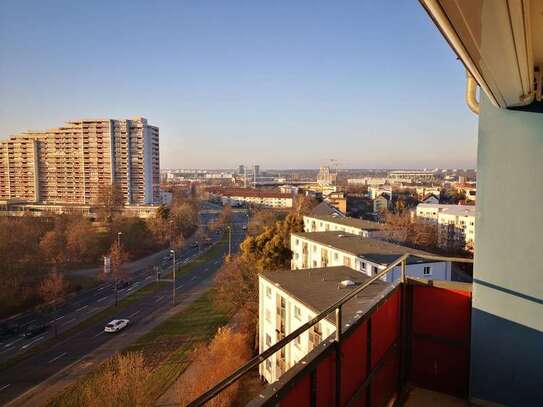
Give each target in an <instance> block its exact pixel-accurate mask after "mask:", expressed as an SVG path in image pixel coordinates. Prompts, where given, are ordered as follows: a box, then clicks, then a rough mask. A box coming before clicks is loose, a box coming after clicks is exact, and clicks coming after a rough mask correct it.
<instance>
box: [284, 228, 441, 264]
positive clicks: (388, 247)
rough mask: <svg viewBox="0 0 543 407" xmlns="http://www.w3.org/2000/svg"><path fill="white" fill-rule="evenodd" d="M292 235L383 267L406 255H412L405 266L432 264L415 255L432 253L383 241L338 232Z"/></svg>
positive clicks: (430, 254) (429, 254)
mask: <svg viewBox="0 0 543 407" xmlns="http://www.w3.org/2000/svg"><path fill="white" fill-rule="evenodd" d="M292 235H293V236H299V237H301V238H304V239H308V240H311V241H313V242H315V243H319V244H321V245H324V246H328V247H330V248H334V249H337V250H342V251H344V252H347V253H350V254H353V255H355V256H357V257H361V258H364V259H366V260H368V261H371V262H372V263H377V264H381V265H383V266H386V265H388V264H390V263H392V262H393V261H394V260H396V259H397V258H398V257H399V256H401V255H403V254H406V253H409V254H413V255H414V256H410V257H409V258H408V259H407V264H416V263H428V262H433V261H429V260H425V259H423V258H420V257H416V255H417V254H420V255H426V256H435V255H434V254H432V253H428V252H425V251H422V250H417V249H412V248H410V247H405V246H400V245H398V244H394V243H389V242H385V241H383V240H377V239H370V238H368V237H361V236H357V235H353V234H351V233H345V232H340V231H327V232H300V233H292Z"/></svg>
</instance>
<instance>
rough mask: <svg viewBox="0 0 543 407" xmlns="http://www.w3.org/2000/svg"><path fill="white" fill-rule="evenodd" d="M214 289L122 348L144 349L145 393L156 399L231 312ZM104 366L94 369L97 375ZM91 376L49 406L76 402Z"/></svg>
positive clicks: (126, 350)
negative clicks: (219, 308)
mask: <svg viewBox="0 0 543 407" xmlns="http://www.w3.org/2000/svg"><path fill="white" fill-rule="evenodd" d="M212 301H213V290H212V289H211V290H209V291H207V292H206V293H204V294H203V295H202V296H201V297H199V298H198V299H197V300H196V301H195V302H193V303H192V304H191V305H189V306H188V307H187V308H185V309H184V310H183V311H181V312H179V313H178V314H176V315H173V316H172V317H170V318H168V319H167V320H165V321H163V322H162V323H161V324H159V325H158V326H156V327H155V328H154V329H152V330H151V331H149V332H148V333H147V334H145V335H143V336H142V337H140V338H139V339H138V340H137V341H136V342H134V343H133V344H132V345H130V346H129V347H128V348H126V349H125V350H124V351H123V352H142V353H143V356H144V358H145V360H146V363H147V365H148V366H149V367H150V368H151V369H152V373H151V375H150V377H149V378H148V380H147V384H146V389H145V391H146V393H147V394H148V395H149V397H150V398H151V399H152V400H155V399H157V398H158V397H159V396H160V395H161V394H162V393H163V392H164V391H165V390H166V389H167V388H168V387H169V386H170V385H171V384H173V382H174V381H175V379H176V378H177V377H178V376H179V375H180V374H181V373H182V372H183V371H184V370H185V369H186V367H187V366H188V364H189V362H190V361H189V355H190V351H191V350H192V349H193V348H194V346H195V345H197V344H199V343H206V342H207V341H209V339H211V337H212V336H213V335H214V334H215V332H216V330H217V328H218V327H219V326H222V325H224V324H225V323H226V322H227V321H228V319H229V316H228V315H225V314H222V313H218V312H216V311H215V310H214V309H213V305H212ZM100 373H101V369H98V370H97V371H96V372H94V373H92V374H93V375H97V374H100ZM87 380H89V376H87V377H84V378H82V379H81V380H79V381H78V382H76V383H75V384H74V385H72V386H70V387H69V388H68V389H67V390H66V391H65V392H64V393H62V394H60V395H59V396H58V397H57V398H55V399H54V400H53V401H52V402H51V403H49V406H51V407H53V406H54V407H61V406H73V405H77V403H78V400H80V394H81V391H82V389H83V388H84V385H85V383H86V381H87Z"/></svg>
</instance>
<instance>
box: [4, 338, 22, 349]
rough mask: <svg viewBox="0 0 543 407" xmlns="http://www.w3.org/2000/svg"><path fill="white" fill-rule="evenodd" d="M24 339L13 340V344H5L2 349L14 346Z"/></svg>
mask: <svg viewBox="0 0 543 407" xmlns="http://www.w3.org/2000/svg"><path fill="white" fill-rule="evenodd" d="M23 339H24V338H19V339H15V340H14V341H13V342H10V343H7V344H5V345H4V348H9V347H10V346H11V345H13V344H16V343H17V342H19V341H22V340H23Z"/></svg>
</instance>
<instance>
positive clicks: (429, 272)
mask: <svg viewBox="0 0 543 407" xmlns="http://www.w3.org/2000/svg"><path fill="white" fill-rule="evenodd" d="M423 274H424V275H425V276H431V275H432V267H430V266H424V271H423Z"/></svg>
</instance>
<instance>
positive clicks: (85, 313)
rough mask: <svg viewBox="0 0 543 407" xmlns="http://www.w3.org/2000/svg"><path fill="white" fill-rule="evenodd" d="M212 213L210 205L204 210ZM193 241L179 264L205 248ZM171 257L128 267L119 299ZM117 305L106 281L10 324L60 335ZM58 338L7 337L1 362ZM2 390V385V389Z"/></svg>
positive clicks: (204, 219)
mask: <svg viewBox="0 0 543 407" xmlns="http://www.w3.org/2000/svg"><path fill="white" fill-rule="evenodd" d="M203 209H204V210H206V209H207V210H208V209H209V208H208V207H207V206H206V207H204V208H203ZM216 216H217V213H213V212H206V213H202V214H201V215H200V221H201V224H202V225H207V222H209V220H211V219H213V218H214V217H216ZM218 239H219V236H217V235H215V236H213V239H212V242H210V243H209V244H213V243H214V242H215V241H217V240H218ZM192 243H193V239H189V240H188V242H187V247H186V248H185V249H183V250H181V251H180V252H179V253H177V260H178V262H179V263H182V262H185V261H187V260H190V259H191V258H193V257H194V256H196V255H197V254H198V253H199V251H200V250H201V249H202V250H203V249H205V246H203V247H200V248H199V247H192V246H191V244H192ZM209 244H208V245H207V246H209ZM167 255H169V250H162V251H161V252H159V253H155V254H153V255H150V256H147V257H145V258H143V259H139V260H136V261H134V262H132V263H130V264H128V265H127V267H126V269H127V271H128V273H129V274H130V282H131V285H130V286H129V287H126V288H124V289H121V290H119V299H122V298H124V297H126V296H127V295H130V294H131V293H132V292H133V291H135V290H137V289H138V288H141V287H144V286H145V285H147V284H149V283H151V282H153V281H155V279H156V276H155V274H154V273H153V272H152V266H153V265H156V264H158V265H160V264H161V263H162V261H163V259H164V258H165V256H167ZM163 266H164V267H166V268H168V269H169V268H170V267H171V264H169V263H167V264H163ZM99 271H100V270H99V269H98V268H94V269H85V270H82V273H84V274H88V275H93V276H96V275H97V274H98V272H99ZM114 302H115V290H114V286H113V283H112V282H104V283H102V284H99V285H97V286H95V287H92V288H90V289H86V290H82V291H80V292H78V293H76V294H74V295H73V296H72V297H71V298H70V299H69V300H68V301H66V303H65V304H64V305H63V306H62V307H59V309H58V310H57V311H56V312H54V313H52V312H43V313H40V312H37V311H35V310H31V311H28V312H25V313H23V314H21V315H18V316H17V317H15V318H11V319H10V320H9V323H10V324H14V325H17V326H18V327H19V330H20V331H21V332H24V329H25V327H26V326H28V325H30V324H33V323H37V322H45V323H48V324H51V325H52V326H54V327H55V328H56V330H57V333H62V332H64V331H66V330H68V329H70V328H72V327H74V326H75V325H77V324H79V323H80V322H81V321H83V320H85V319H86V318H89V317H91V316H92V315H94V314H96V313H97V312H99V311H101V310H103V309H104V308H107V307H109V306H110V305H112V304H113V303H114ZM52 336H54V330H53V329H49V330H48V331H47V332H44V333H43V334H40V335H36V336H35V337H32V338H25V337H24V336H22V335H12V336H10V337H4V338H3V339H2V340H0V362H3V361H5V360H7V359H10V358H12V357H13V356H14V355H16V354H17V353H20V352H25V351H27V350H28V349H31V348H32V347H34V346H36V345H38V344H39V343H40V342H43V341H45V340H47V339H48V338H50V337H52ZM0 389H1V386H0Z"/></svg>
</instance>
